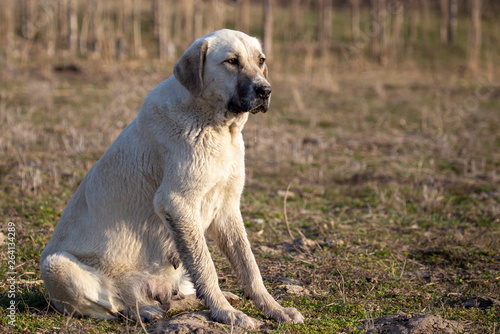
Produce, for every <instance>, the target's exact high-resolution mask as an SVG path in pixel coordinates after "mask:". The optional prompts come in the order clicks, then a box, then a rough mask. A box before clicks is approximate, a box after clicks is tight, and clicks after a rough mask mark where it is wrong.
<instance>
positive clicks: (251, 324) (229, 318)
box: [212, 309, 257, 330]
mask: <svg viewBox="0 0 500 334" xmlns="http://www.w3.org/2000/svg"><path fill="white" fill-rule="evenodd" d="M212 319H214V320H215V321H218V322H221V323H223V324H226V325H232V326H238V327H242V328H245V329H247V330H255V329H256V328H257V323H256V321H255V320H254V319H252V318H251V317H249V316H248V315H246V314H245V313H243V312H241V311H238V310H235V309H232V310H217V311H215V312H214V311H212Z"/></svg>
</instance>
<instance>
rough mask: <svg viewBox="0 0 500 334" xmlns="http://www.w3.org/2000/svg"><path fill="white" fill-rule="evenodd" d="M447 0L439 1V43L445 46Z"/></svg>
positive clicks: (446, 36) (446, 38) (446, 39)
mask: <svg viewBox="0 0 500 334" xmlns="http://www.w3.org/2000/svg"><path fill="white" fill-rule="evenodd" d="M448 1H449V0H441V1H440V10H441V25H440V27H439V36H440V38H441V43H443V44H446V42H447V41H448V20H449V14H450V13H449V11H448V8H449V4H448Z"/></svg>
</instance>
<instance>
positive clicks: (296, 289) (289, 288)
mask: <svg viewBox="0 0 500 334" xmlns="http://www.w3.org/2000/svg"><path fill="white" fill-rule="evenodd" d="M280 288H281V289H283V290H285V292H287V293H289V294H292V295H299V296H309V294H310V292H309V290H307V289H306V288H304V287H303V286H300V285H292V284H284V285H282V286H280Z"/></svg>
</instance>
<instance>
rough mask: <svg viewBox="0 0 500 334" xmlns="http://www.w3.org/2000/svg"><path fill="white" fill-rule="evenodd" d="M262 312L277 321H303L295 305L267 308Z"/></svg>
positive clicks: (298, 322)
mask: <svg viewBox="0 0 500 334" xmlns="http://www.w3.org/2000/svg"><path fill="white" fill-rule="evenodd" d="M264 314H265V315H266V316H268V317H270V318H272V319H274V320H276V321H277V322H279V323H285V322H291V323H294V324H301V323H304V316H303V315H302V314H300V312H299V311H298V310H297V309H296V308H295V307H279V308H274V309H270V310H269V309H268V310H266V311H264Z"/></svg>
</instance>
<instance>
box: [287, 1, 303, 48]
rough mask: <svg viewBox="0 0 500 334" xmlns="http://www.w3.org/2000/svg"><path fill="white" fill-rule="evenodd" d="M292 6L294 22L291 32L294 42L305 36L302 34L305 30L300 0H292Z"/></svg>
mask: <svg viewBox="0 0 500 334" xmlns="http://www.w3.org/2000/svg"><path fill="white" fill-rule="evenodd" d="M291 4H292V9H291V12H292V21H291V24H290V31H291V34H292V38H293V39H294V40H298V39H300V38H301V36H302V35H303V34H302V30H303V28H304V24H303V19H302V12H303V9H302V7H301V6H300V0H292V2H291Z"/></svg>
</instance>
